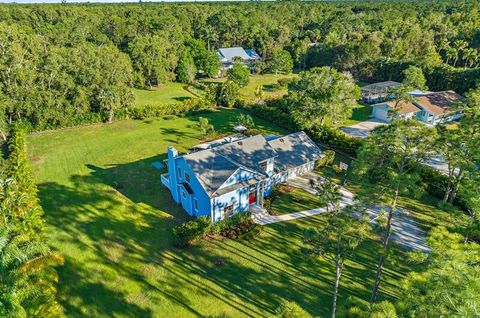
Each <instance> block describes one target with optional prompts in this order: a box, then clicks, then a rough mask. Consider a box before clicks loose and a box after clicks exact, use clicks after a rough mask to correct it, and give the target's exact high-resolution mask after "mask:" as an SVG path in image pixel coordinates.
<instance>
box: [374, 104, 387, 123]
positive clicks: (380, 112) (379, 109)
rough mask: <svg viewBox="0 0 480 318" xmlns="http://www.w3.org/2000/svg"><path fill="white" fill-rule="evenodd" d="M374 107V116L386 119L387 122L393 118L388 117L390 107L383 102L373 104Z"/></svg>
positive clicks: (382, 119)
mask: <svg viewBox="0 0 480 318" xmlns="http://www.w3.org/2000/svg"><path fill="white" fill-rule="evenodd" d="M372 108H373V112H372V117H373V118H376V119H378V120H381V121H386V122H390V121H391V119H390V118H388V110H389V109H390V107H388V106H387V105H383V104H380V105H379V104H377V105H373V106H372Z"/></svg>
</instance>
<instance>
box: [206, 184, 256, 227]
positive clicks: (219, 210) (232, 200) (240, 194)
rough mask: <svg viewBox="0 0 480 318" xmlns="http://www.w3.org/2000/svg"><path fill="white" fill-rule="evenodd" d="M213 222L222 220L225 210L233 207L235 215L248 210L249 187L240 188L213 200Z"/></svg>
mask: <svg viewBox="0 0 480 318" xmlns="http://www.w3.org/2000/svg"><path fill="white" fill-rule="evenodd" d="M211 204H212V221H213V222H217V221H219V220H221V219H222V216H223V208H225V207H226V206H229V205H233V211H234V213H238V212H245V211H247V210H248V187H245V188H240V189H237V190H235V191H232V192H229V193H226V194H224V195H221V196H218V197H215V198H212V202H211Z"/></svg>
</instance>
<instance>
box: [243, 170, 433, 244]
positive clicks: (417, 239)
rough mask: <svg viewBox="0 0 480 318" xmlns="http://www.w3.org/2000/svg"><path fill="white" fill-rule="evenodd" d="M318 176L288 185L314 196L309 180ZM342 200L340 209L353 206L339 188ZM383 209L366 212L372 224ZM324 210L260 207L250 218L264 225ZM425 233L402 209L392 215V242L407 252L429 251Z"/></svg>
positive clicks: (310, 174) (349, 196) (349, 194)
mask: <svg viewBox="0 0 480 318" xmlns="http://www.w3.org/2000/svg"><path fill="white" fill-rule="evenodd" d="M318 177H319V176H318V175H317V174H316V173H314V172H307V173H306V174H304V175H303V176H301V177H297V178H293V179H290V180H288V182H287V183H288V184H289V185H291V186H294V187H297V188H301V189H304V190H305V191H307V192H310V193H313V194H315V190H314V189H312V187H311V186H310V180H311V179H316V178H318ZM340 191H341V193H342V195H343V199H342V201H341V203H340V206H341V207H342V208H344V207H346V206H347V205H351V204H353V202H354V201H353V196H354V195H353V193H352V192H350V191H348V190H346V189H344V188H341V189H340ZM383 209H384V208H383V207H372V208H369V209H368V210H367V214H368V215H369V217H370V220H372V222H375V219H376V218H377V217H378V215H379V213H380V212H381V211H382V210H383ZM325 212H326V209H325V208H317V209H312V210H307V211H302V212H296V213H290V214H283V215H269V214H268V212H267V211H266V210H264V209H262V208H260V207H257V208H256V209H253V211H252V218H253V220H254V222H256V223H258V224H261V225H266V224H271V223H277V222H283V221H290V220H295V219H299V218H304V217H309V216H313V215H317V214H321V213H325ZM426 237H427V236H426V233H425V232H424V231H423V230H422V229H420V228H419V227H418V225H417V224H416V222H415V220H413V219H412V217H411V216H410V214H409V212H408V211H406V210H404V209H400V208H399V209H397V210H396V211H395V212H394V214H393V219H392V240H393V241H395V242H396V243H397V244H398V245H400V246H402V247H403V248H405V249H407V250H419V251H422V252H428V251H430V247H428V246H427V245H426V243H425V239H426Z"/></svg>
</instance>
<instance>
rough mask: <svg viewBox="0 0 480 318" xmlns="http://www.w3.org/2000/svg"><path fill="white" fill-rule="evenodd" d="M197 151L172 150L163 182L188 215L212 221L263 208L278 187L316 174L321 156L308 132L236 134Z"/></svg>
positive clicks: (170, 149)
mask: <svg viewBox="0 0 480 318" xmlns="http://www.w3.org/2000/svg"><path fill="white" fill-rule="evenodd" d="M203 148H206V149H203ZM194 149H195V150H196V151H193V152H190V153H187V154H183V155H181V154H179V153H178V152H177V150H176V149H175V148H173V147H169V148H168V159H167V160H166V161H167V167H168V173H166V174H163V175H162V176H161V181H162V184H163V185H164V186H165V187H167V188H168V189H169V190H170V192H171V194H172V198H173V200H174V201H175V202H177V203H178V204H181V205H182V207H183V209H184V210H185V211H186V212H187V213H188V214H190V215H192V216H203V215H206V216H210V217H211V220H212V222H216V221H219V220H222V219H224V218H226V217H229V216H231V215H233V214H235V213H238V212H244V211H247V210H249V208H250V207H251V206H254V205H257V206H262V205H263V198H264V197H265V196H268V194H269V193H270V191H271V189H272V187H273V186H274V185H275V184H277V183H279V182H284V181H286V180H287V179H289V178H293V177H295V176H297V175H301V174H303V173H305V172H307V171H310V170H313V169H314V166H315V161H317V160H318V159H320V158H322V156H323V154H322V151H321V150H320V148H318V146H317V145H316V144H315V143H314V142H313V141H312V140H311V139H310V138H309V137H308V136H307V135H306V134H305V133H304V132H296V133H292V134H289V135H286V136H281V137H278V136H266V137H265V136H262V135H255V136H250V137H246V136H242V137H239V136H238V135H237V136H231V137H229V138H224V139H222V140H219V141H216V142H212V143H209V144H204V145H200V147H195V148H194Z"/></svg>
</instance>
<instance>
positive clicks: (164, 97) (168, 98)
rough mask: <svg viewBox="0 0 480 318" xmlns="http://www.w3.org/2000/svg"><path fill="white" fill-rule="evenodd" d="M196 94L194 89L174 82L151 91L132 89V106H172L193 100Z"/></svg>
mask: <svg viewBox="0 0 480 318" xmlns="http://www.w3.org/2000/svg"><path fill="white" fill-rule="evenodd" d="M187 88H188V89H187ZM196 94H197V90H195V89H194V88H189V87H188V86H187V85H186V84H182V83H175V82H167V83H164V84H161V85H160V86H159V87H155V88H154V89H152V90H148V89H133V95H134V97H135V101H134V106H144V105H164V104H174V103H176V102H181V101H184V100H186V99H190V98H194V97H196V96H195V95H196Z"/></svg>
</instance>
